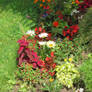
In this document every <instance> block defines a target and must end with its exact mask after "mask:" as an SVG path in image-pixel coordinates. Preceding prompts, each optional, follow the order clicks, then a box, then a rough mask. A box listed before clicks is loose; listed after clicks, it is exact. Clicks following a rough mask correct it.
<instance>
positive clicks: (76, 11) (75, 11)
mask: <svg viewBox="0 0 92 92" xmlns="http://www.w3.org/2000/svg"><path fill="white" fill-rule="evenodd" d="M74 13H79V11H78V10H76V9H74V10H73V11H72V12H71V16H72V15H73V14H74Z"/></svg>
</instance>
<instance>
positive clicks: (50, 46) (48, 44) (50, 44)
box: [47, 41, 55, 48]
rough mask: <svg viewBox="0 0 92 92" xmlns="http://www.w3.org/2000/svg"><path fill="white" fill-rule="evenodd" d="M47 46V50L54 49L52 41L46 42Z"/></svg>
mask: <svg viewBox="0 0 92 92" xmlns="http://www.w3.org/2000/svg"><path fill="white" fill-rule="evenodd" d="M47 46H48V47H49V48H53V47H55V42H54V41H48V42H47Z"/></svg>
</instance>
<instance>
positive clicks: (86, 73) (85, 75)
mask: <svg viewBox="0 0 92 92" xmlns="http://www.w3.org/2000/svg"><path fill="white" fill-rule="evenodd" d="M88 57H89V59H87V60H85V61H84V62H83V64H82V65H80V68H79V69H80V73H81V78H82V79H83V80H84V82H85V86H86V90H87V92H91V91H92V54H89V55H88Z"/></svg>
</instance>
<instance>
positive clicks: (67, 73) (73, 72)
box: [56, 62, 80, 88]
mask: <svg viewBox="0 0 92 92" xmlns="http://www.w3.org/2000/svg"><path fill="white" fill-rule="evenodd" d="M56 72H57V73H56V78H57V80H58V83H60V84H63V85H64V86H66V87H68V88H70V87H73V82H74V80H75V79H76V78H78V77H79V76H80V75H79V72H78V71H77V69H76V68H75V66H74V64H72V63H69V62H66V63H65V64H63V65H61V66H60V65H59V66H57V67H56Z"/></svg>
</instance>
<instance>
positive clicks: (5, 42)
mask: <svg viewBox="0 0 92 92" xmlns="http://www.w3.org/2000/svg"><path fill="white" fill-rule="evenodd" d="M31 23H32V21H31V20H28V19H27V18H26V17H25V16H23V14H21V13H20V12H16V13H15V11H14V10H13V9H12V8H11V6H7V7H6V8H5V9H3V10H2V8H0V92H7V91H6V84H7V80H8V77H9V76H11V77H13V73H14V71H15V70H16V66H17V61H16V58H17V50H18V43H17V40H18V39H19V38H21V36H22V35H23V33H22V31H24V32H25V31H27V30H29V29H30V24H31Z"/></svg>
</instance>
